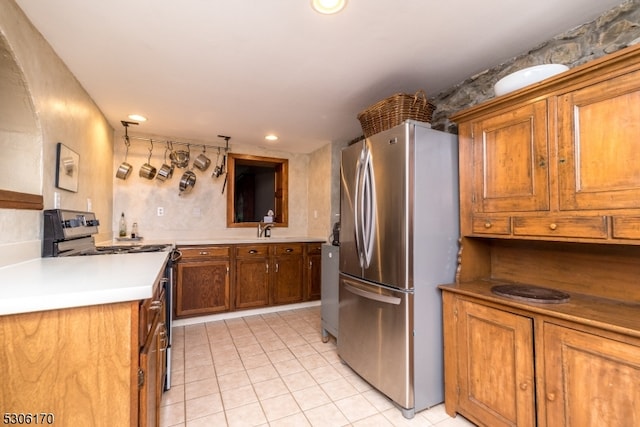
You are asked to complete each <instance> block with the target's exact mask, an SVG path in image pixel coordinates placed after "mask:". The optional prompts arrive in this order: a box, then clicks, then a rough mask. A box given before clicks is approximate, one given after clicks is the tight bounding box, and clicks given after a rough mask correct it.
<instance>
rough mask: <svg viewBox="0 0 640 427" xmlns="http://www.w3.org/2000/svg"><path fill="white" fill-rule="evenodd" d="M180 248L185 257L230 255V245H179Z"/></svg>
mask: <svg viewBox="0 0 640 427" xmlns="http://www.w3.org/2000/svg"><path fill="white" fill-rule="evenodd" d="M178 250H180V252H181V253H182V258H183V259H198V258H212V257H216V258H219V257H228V256H229V247H228V246H202V247H189V248H181V247H178Z"/></svg>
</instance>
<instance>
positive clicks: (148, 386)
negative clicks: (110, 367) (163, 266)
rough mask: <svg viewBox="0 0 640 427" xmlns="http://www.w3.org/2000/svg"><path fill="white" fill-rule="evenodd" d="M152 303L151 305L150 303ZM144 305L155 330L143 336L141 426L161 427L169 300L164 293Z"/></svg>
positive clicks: (139, 412) (139, 422) (139, 395)
mask: <svg viewBox="0 0 640 427" xmlns="http://www.w3.org/2000/svg"><path fill="white" fill-rule="evenodd" d="M147 302H148V301H147ZM147 302H145V304H143V307H144V308H143V310H147V311H148V316H142V318H145V317H147V318H150V319H151V327H150V329H149V331H148V333H147V334H145V336H142V340H143V342H144V345H143V347H142V349H141V350H140V360H139V366H140V367H139V369H138V386H139V387H140V389H139V391H138V402H139V404H138V426H139V427H147V426H154V427H155V426H159V425H160V402H161V400H162V392H163V390H164V384H163V378H164V377H165V374H166V369H167V365H166V363H165V359H164V358H165V354H166V353H165V352H166V350H167V346H168V344H169V343H168V341H167V340H168V337H167V326H166V319H165V313H166V298H165V295H164V293H162V294H161V296H160V298H157V299H155V298H154V300H153V301H150V302H149V304H147Z"/></svg>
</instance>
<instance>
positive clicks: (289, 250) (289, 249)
mask: <svg viewBox="0 0 640 427" xmlns="http://www.w3.org/2000/svg"><path fill="white" fill-rule="evenodd" d="M284 251H285V252H286V253H288V254H290V253H291V252H293V249H291V248H287V249H285V250H284Z"/></svg>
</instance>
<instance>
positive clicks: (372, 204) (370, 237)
mask: <svg viewBox="0 0 640 427" xmlns="http://www.w3.org/2000/svg"><path fill="white" fill-rule="evenodd" d="M353 214H354V221H353V223H354V228H355V234H356V239H355V240H356V249H357V251H358V260H359V262H360V267H362V268H368V267H369V265H370V264H371V258H372V256H373V243H374V242H375V227H376V189H375V179H374V174H373V162H372V161H371V151H370V150H369V148H368V146H367V145H365V146H364V147H363V148H362V151H361V152H360V157H359V158H358V165H357V168H356V186H355V206H354V210H353Z"/></svg>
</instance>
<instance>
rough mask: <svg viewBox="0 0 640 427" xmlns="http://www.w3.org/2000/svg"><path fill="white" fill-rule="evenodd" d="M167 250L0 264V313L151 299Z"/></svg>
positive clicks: (38, 259)
mask: <svg viewBox="0 0 640 427" xmlns="http://www.w3.org/2000/svg"><path fill="white" fill-rule="evenodd" d="M168 256H169V252H149V253H136V254H116V255H101V256H75V257H58V258H37V259H33V260H29V261H25V262H21V263H18V264H13V265H9V266H6V267H2V268H0V316H1V315H9V314H17V313H28V312H34V311H42V310H56V309H64V308H71V307H81V306H89V305H96V304H110V303H116V302H123V301H135V300H144V299H147V298H151V296H152V294H153V286H154V284H155V283H156V281H157V280H158V278H159V276H160V275H162V274H163V272H164V268H163V267H164V264H165V262H166V261H167V257H168Z"/></svg>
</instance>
